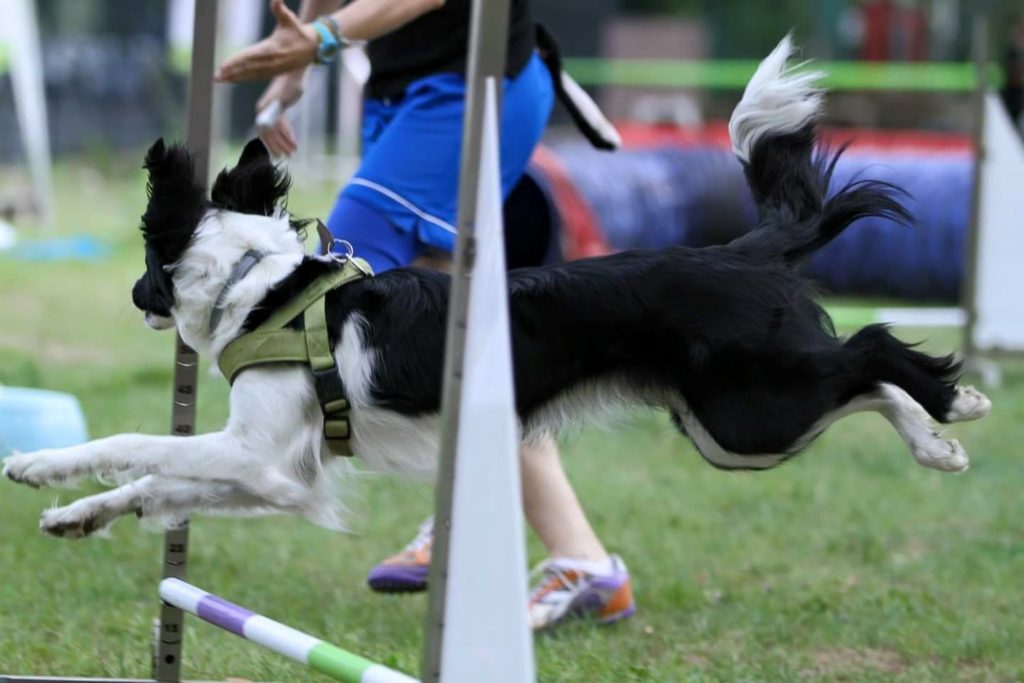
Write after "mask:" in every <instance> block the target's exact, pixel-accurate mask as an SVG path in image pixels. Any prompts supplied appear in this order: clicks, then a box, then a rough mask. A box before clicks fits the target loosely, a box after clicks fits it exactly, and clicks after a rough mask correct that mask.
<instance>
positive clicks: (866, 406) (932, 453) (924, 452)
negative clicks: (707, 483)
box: [672, 383, 988, 472]
mask: <svg viewBox="0 0 1024 683" xmlns="http://www.w3.org/2000/svg"><path fill="white" fill-rule="evenodd" d="M975 393H976V392H975ZM981 398H982V399H984V400H985V401H987V400H988V399H985V398H984V396H982V397H981ZM968 400H969V401H971V403H970V405H967V401H968ZM964 405H965V407H967V408H970V407H971V406H977V405H978V399H976V398H973V397H972V398H970V399H964ZM975 409H976V408H975ZM985 410H986V412H987V407H986V408H985ZM862 412H877V413H879V414H881V415H882V416H883V417H884V418H885V419H886V420H888V421H889V423H890V424H892V426H893V428H895V429H896V432H897V433H898V434H899V435H900V437H901V438H902V439H903V441H904V443H906V444H907V448H908V449H909V450H910V454H911V455H912V456H913V457H914V460H916V461H917V463H918V464H920V465H922V466H923V467H929V468H932V469H937V470H942V471H945V472H963V471H965V470H966V469H967V466H968V458H967V453H965V452H964V449H963V448H962V447H961V446H960V443H959V442H958V441H956V440H955V439H950V440H947V439H944V438H943V437H942V436H941V435H940V434H938V433H937V432H936V431H935V430H934V429H932V426H931V424H930V416H929V415H928V413H927V412H926V411H925V410H924V408H923V407H921V405H920V404H919V403H917V402H916V401H915V400H914V399H913V398H912V397H911V396H910V395H909V394H908V393H907V392H906V391H904V390H903V389H901V388H900V387H898V386H896V385H894V384H889V383H882V384H880V385H879V386H878V388H877V389H875V390H874V391H871V392H869V393H865V394H861V395H859V396H856V397H854V398H853V399H852V400H850V401H848V402H847V403H846V404H845V405H843V406H841V407H839V408H837V409H835V410H832V411H829V412H828V413H826V414H825V415H823V416H822V417H821V418H820V419H819V420H818V421H817V422H815V423H814V425H813V426H812V427H811V428H810V429H808V430H807V431H806V432H805V433H804V434H803V435H802V436H800V437H799V438H797V439H796V440H795V441H793V443H792V444H790V445H789V447H787V448H786V449H785V452H783V453H774V454H773V453H760V454H751V453H734V452H731V451H729V450H728V449H726V448H723V447H722V446H721V445H720V444H719V442H718V441H717V440H716V439H715V438H714V436H713V435H712V434H711V433H710V432H709V431H708V430H707V429H705V427H704V425H703V424H702V423H701V422H700V421H699V420H698V419H697V417H696V416H695V415H694V414H693V413H692V412H691V411H690V410H689V409H688V408H687V407H686V406H685V404H681V405H679V406H675V407H674V409H673V412H672V416H673V420H674V421H675V423H676V425H677V427H679V429H680V431H682V432H683V433H684V434H685V435H686V436H688V437H689V438H690V439H691V440H692V441H693V443H694V445H695V446H696V447H697V450H698V451H699V452H700V454H701V455H702V456H703V457H704V459H705V460H707V461H708V462H709V463H711V464H712V465H714V466H715V467H718V468H721V469H753V470H761V469H770V468H772V467H774V466H776V465H778V464H779V463H781V462H783V461H784V460H786V459H787V458H789V457H792V456H793V455H796V454H797V453H798V452H800V451H801V450H803V449H804V448H805V447H806V446H807V445H808V444H809V443H810V442H811V441H813V440H814V439H815V438H816V437H818V436H819V435H820V434H821V433H822V432H824V431H825V430H826V429H827V428H828V427H829V426H830V425H832V424H833V423H835V422H836V421H837V420H840V419H842V418H844V417H846V416H848V415H852V414H854V413H862ZM979 417H980V416H979ZM971 419H974V418H971Z"/></svg>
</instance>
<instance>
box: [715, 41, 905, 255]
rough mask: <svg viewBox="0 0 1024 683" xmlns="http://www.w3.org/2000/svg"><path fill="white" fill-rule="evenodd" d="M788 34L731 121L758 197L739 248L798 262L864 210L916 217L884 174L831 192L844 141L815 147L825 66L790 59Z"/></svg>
mask: <svg viewBox="0 0 1024 683" xmlns="http://www.w3.org/2000/svg"><path fill="white" fill-rule="evenodd" d="M792 53H793V42H792V38H791V37H790V36H788V35H787V36H786V37H785V38H783V39H782V42H780V43H779V45H778V46H777V47H776V48H775V50H773V51H772V53H771V54H770V55H768V57H767V59H765V60H764V61H763V62H761V65H760V66H759V67H758V69H757V72H756V73H755V74H754V76H753V78H751V79H750V82H749V83H748V84H747V89H746V90H745V91H744V93H743V99H741V100H740V103H739V104H738V105H736V109H735V111H734V112H733V114H732V118H731V119H730V121H729V135H730V138H731V139H732V148H733V151H734V152H735V153H736V156H737V157H738V158H739V160H740V162H742V164H743V168H744V171H745V172H746V176H747V182H748V183H749V185H750V189H751V191H752V192H753V195H754V200H755V201H756V202H757V205H758V212H759V224H758V229H757V230H755V231H753V232H751V233H750V234H749V235H747V236H745V237H743V238H741V239H739V240H737V241H736V242H734V245H735V246H736V248H738V249H742V250H745V251H749V252H750V253H752V254H757V255H761V256H771V257H781V258H782V259H783V260H784V261H785V262H786V263H790V264H796V263H799V262H800V261H801V260H802V259H804V258H805V257H807V256H808V255H810V254H811V253H813V252H814V251H815V250H817V249H820V248H821V247H823V246H824V245H826V244H828V242H830V241H831V240H833V239H834V238H836V237H837V236H838V235H839V234H840V233H841V232H842V231H843V230H845V229H846V227H847V226H849V225H850V223H852V222H853V221H855V220H857V219H858V218H863V217H866V216H886V217H889V218H892V219H894V220H898V221H900V222H904V223H909V222H911V221H912V219H911V217H910V214H909V213H908V212H907V210H906V209H905V208H904V207H903V206H902V205H901V204H900V203H899V202H898V201H897V200H896V197H897V196H898V195H902V194H905V193H903V191H902V190H900V189H899V188H898V187H896V186H894V185H892V184H890V183H886V182H883V181H879V180H855V181H853V182H851V183H850V184H848V185H847V186H845V187H843V188H842V189H840V190H839V191H838V192H836V193H835V194H834V195H832V196H831V197H828V188H829V182H830V180H831V178H832V172H833V170H834V169H835V165H836V161H837V160H838V159H839V156H840V154H842V151H843V150H842V148H840V149H839V150H837V151H836V152H833V153H825V154H822V155H819V156H815V154H814V143H815V139H816V136H815V123H816V121H817V119H818V117H819V115H820V113H821V108H822V99H823V93H822V91H821V90H820V89H819V88H818V87H817V86H816V83H817V81H818V80H819V79H820V78H821V77H822V75H823V74H822V73H821V72H817V71H808V70H806V69H802V68H801V66H802V65H796V66H792V65H790V64H789V58H790V56H791V55H792Z"/></svg>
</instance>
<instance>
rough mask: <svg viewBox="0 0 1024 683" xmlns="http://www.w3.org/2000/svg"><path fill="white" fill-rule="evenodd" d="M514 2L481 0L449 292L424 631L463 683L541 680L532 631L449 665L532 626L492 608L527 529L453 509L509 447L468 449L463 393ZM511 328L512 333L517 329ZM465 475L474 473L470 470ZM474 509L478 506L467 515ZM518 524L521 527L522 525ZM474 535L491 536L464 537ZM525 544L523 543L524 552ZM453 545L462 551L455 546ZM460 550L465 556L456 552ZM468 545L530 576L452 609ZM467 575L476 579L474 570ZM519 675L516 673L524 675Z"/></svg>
mask: <svg viewBox="0 0 1024 683" xmlns="http://www.w3.org/2000/svg"><path fill="white" fill-rule="evenodd" d="M509 7H510V3H509V0H474V1H473V11H472V19H471V27H470V38H469V50H468V59H467V62H468V69H467V75H466V80H467V92H466V107H465V115H464V120H463V129H462V130H463V132H462V152H461V162H460V164H461V165H460V176H459V205H458V215H457V218H456V225H457V228H458V238H457V241H456V247H455V259H454V263H453V275H452V289H451V294H450V298H449V311H448V334H447V338H446V342H445V344H446V347H445V369H444V387H443V392H442V403H441V411H442V428H441V453H440V467H439V470H438V479H437V488H436V494H435V495H436V503H435V512H434V518H435V523H434V544H433V552H432V556H433V561H432V564H431V570H430V604H429V610H428V616H427V624H426V632H425V638H424V653H423V666H422V669H421V677H422V679H423V680H424V681H447V682H450V683H462V682H463V681H466V682H468V681H482V680H486V681H513V680H515V681H517V683H518V682H522V681H529V680H532V679H533V661H532V654H531V653H532V644H530V642H529V637H530V634H529V631H528V630H527V631H526V635H525V638H526V646H525V652H526V653H527V654H526V655H525V656H524V655H523V652H524V646H523V645H522V640H521V639H520V638H519V636H516V639H515V641H514V642H512V643H510V644H509V647H508V649H507V650H506V651H504V652H499V651H498V650H497V649H492V648H500V647H501V645H502V643H500V642H496V643H493V644H492V645H491V646H488V645H487V644H486V642H484V644H483V645H481V646H480V648H481V649H479V650H474V651H472V652H470V651H468V650H463V654H465V656H466V660H467V662H468V664H471V665H474V666H482V663H483V662H484V661H488V660H489V661H490V662H491V666H490V667H489V668H486V669H478V670H477V671H478V675H476V676H474V675H473V674H471V673H470V672H469V669H468V668H460V669H459V670H458V671H453V672H452V675H453V676H455V675H458V676H459V677H458V678H455V677H449V675H448V671H447V669H446V668H445V667H448V666H454V665H452V661H453V658H456V657H459V656H460V655H459V646H460V644H461V643H460V641H459V640H456V638H463V637H466V638H469V637H470V635H469V632H470V631H472V630H473V624H474V623H475V624H476V626H477V630H478V631H479V633H481V634H483V633H490V634H493V635H494V636H497V635H498V634H499V633H500V632H502V631H500V627H499V626H494V627H493V628H492V627H491V626H490V625H485V622H484V621H483V620H484V619H490V620H495V621H502V620H507V621H508V623H509V624H512V625H515V624H518V623H519V622H520V621H521V622H522V624H524V625H525V624H526V604H525V598H524V599H523V601H521V602H519V603H518V604H515V605H514V607H513V608H512V611H511V612H510V613H505V612H501V613H497V612H496V611H495V610H493V609H492V607H493V605H492V599H493V597H494V596H495V595H497V594H498V593H503V592H506V591H507V592H508V593H509V594H511V596H512V598H511V599H512V600H519V599H520V598H519V597H518V596H519V595H520V590H525V576H524V575H523V574H525V563H522V565H521V566H520V563H521V562H522V558H523V554H522V553H523V550H522V542H523V538H522V533H521V527H516V526H515V522H513V521H510V520H509V519H505V520H503V521H502V522H500V526H499V527H498V528H497V529H496V530H495V532H494V533H493V534H491V535H489V536H486V535H485V534H486V529H485V528H484V527H483V524H485V522H484V521H483V520H484V519H490V516H489V515H488V516H485V517H484V518H481V519H480V520H478V519H477V518H475V517H474V515H475V514H476V512H477V510H476V508H475V506H474V505H473V504H472V503H469V502H466V501H465V500H464V499H460V502H459V503H458V516H456V515H454V514H453V511H454V509H453V497H454V495H455V494H454V490H455V487H456V482H457V480H458V478H460V477H463V476H466V477H467V478H469V477H473V476H480V470H478V469H474V468H473V466H472V465H468V466H467V465H465V463H467V462H468V460H469V459H479V458H489V457H492V456H494V455H495V453H494V451H495V450H501V451H502V452H504V449H492V448H487V450H486V451H483V452H481V451H479V450H478V451H476V452H468V451H465V450H463V448H462V447H463V446H467V447H477V446H476V443H474V442H473V441H472V436H467V437H466V438H467V439H468V440H463V434H462V432H463V431H466V432H467V433H468V432H469V431H470V430H477V429H479V427H478V425H476V424H473V422H472V421H471V419H467V420H462V419H461V412H462V410H464V409H465V408H466V403H465V402H464V401H463V395H462V390H463V382H464V381H465V382H467V384H468V383H469V381H470V380H471V378H470V377H468V376H467V374H466V373H467V370H469V369H470V368H471V367H472V366H470V365H468V364H467V356H466V354H465V352H466V336H467V328H468V325H469V319H470V318H469V311H470V300H471V298H472V297H475V296H477V294H476V292H472V293H471V288H470V283H471V282H472V279H473V269H474V262H475V260H476V257H477V253H478V250H479V245H478V244H477V240H476V236H475V234H474V232H475V228H476V223H477V220H478V218H481V216H480V214H479V213H478V206H477V204H478V201H479V199H480V195H479V186H480V183H481V181H482V177H486V175H485V174H484V173H482V171H483V170H484V167H483V166H482V165H481V154H482V147H481V139H482V133H483V130H484V121H485V110H486V99H487V82H488V79H491V82H492V83H493V84H494V86H492V88H491V89H492V91H495V92H494V97H493V99H494V101H495V102H496V103H497V104H498V106H495V107H494V109H495V110H499V111H500V101H501V98H500V92H497V91H498V87H497V86H499V85H500V84H501V83H502V79H503V77H504V72H505V52H506V49H507V44H508V22H509ZM495 137H496V136H495ZM492 172H493V171H492ZM499 198H500V191H499ZM499 204H500V199H499ZM492 259H493V255H492V256H490V257H489V258H488V262H489V264H490V263H491V262H492ZM492 267H500V268H501V269H504V267H505V265H504V261H503V260H502V261H501V262H500V265H499V266H492ZM502 277H503V276H502ZM505 334H506V335H507V332H506V333H505ZM474 353H475V352H474ZM474 396H476V394H475V393H470V397H471V398H473V397H474ZM473 400H474V401H476V400H477V399H475V398H473ZM479 400H481V401H482V400H483V398H482V397H481V398H480V399H479ZM491 400H493V401H495V403H498V399H496V397H495V396H490V397H489V398H488V401H489V402H490V401H491ZM490 409H493V410H494V411H495V413H494V415H495V416H497V415H499V414H500V412H499V410H498V408H497V407H496V405H491V406H490ZM495 419H496V420H498V419H500V418H498V417H495ZM478 435H479V434H478ZM501 462H503V460H498V462H497V463H495V464H494V467H495V468H499V469H500V471H502V472H506V473H507V471H508V470H507V466H505V465H501V464H500V463H501ZM513 466H514V467H518V459H517V458H514V465H513ZM464 467H469V469H466V470H464V469H463V468H464ZM464 472H465V474H463V473H464ZM516 474H518V471H516ZM474 483H476V482H474ZM506 484H508V485H509V486H514V487H515V492H514V495H515V500H514V502H510V503H508V505H507V506H506V505H505V503H504V500H505V499H504V498H502V501H501V504H500V507H502V508H504V512H505V513H508V514H511V515H515V516H518V515H520V511H519V490H518V476H515V475H512V476H511V480H510V481H507V482H506ZM491 507H494V508H497V507H499V504H498V503H497V502H495V503H494V504H493V505H492V506H491ZM471 508H472V509H473V512H467V511H468V510H469V509H471ZM521 523H522V522H521V521H520V522H518V524H520V525H521ZM456 528H458V529H461V530H463V531H466V530H467V529H468V531H467V535H463V531H459V532H457V533H456V534H455V537H454V538H452V537H451V533H452V530H453V529H456ZM517 528H518V531H517V530H516V529H517ZM473 538H476V539H483V540H482V541H481V540H477V541H473V540H464V539H473ZM474 542H476V543H482V544H480V545H477V546H476V547H473V546H472V544H473V543H474ZM450 545H452V547H451V549H450V548H449V546H450ZM517 547H518V550H516V548H517ZM450 550H451V551H452V552H451V553H450ZM456 552H457V553H458V556H456V555H455V554H454V553H456ZM467 552H468V553H475V554H476V555H479V556H489V557H491V558H498V559H500V560H501V561H502V563H503V564H504V566H505V567H506V568H509V567H510V566H511V569H512V570H513V571H516V570H517V569H518V571H519V572H520V576H521V577H522V578H521V579H519V578H511V576H510V575H509V574H508V573H506V572H502V573H500V574H498V575H497V576H486V575H481V576H477V577H475V581H476V587H477V588H479V587H480V586H481V585H483V584H482V583H481V582H484V581H489V582H491V583H490V585H489V586H488V588H489V590H488V591H487V592H486V597H482V595H483V594H482V593H480V592H477V593H476V595H477V596H480V597H478V598H475V603H474V602H469V603H468V604H467V602H466V601H469V600H473V598H470V597H469V595H470V593H469V592H462V591H461V590H456V591H455V593H456V594H457V595H458V596H459V597H458V598H457V599H458V601H459V606H460V607H461V608H465V611H462V610H461V609H458V608H454V609H455V610H456V611H453V612H451V613H450V614H449V613H448V610H449V609H453V602H452V601H450V600H449V599H448V592H449V591H450V590H453V588H452V585H453V584H451V585H450V582H449V578H450V576H449V575H450V573H451V572H452V567H453V566H454V564H455V562H459V563H461V562H462V561H463V559H465V558H464V553H467ZM517 558H518V559H517ZM477 559H479V558H477ZM458 571H459V570H457V569H456V570H455V572H456V573H455V574H453V576H459V574H458ZM463 578H467V577H465V576H464V577H463ZM469 578H472V577H469ZM524 595H525V594H524ZM501 604H502V605H503V606H504V605H506V601H504V600H502V602H501ZM451 618H454V619H457V620H460V621H461V620H462V619H470V620H473V621H472V622H469V623H468V624H455V623H454V622H452V621H451ZM512 628H513V629H517V628H518V627H517V626H512ZM449 637H452V640H451V641H449V640H448V639H449ZM477 642H479V641H478V640H477V639H474V640H473V641H472V642H467V643H466V644H467V646H468V647H474V648H475V647H477V645H476V643H477ZM453 648H454V649H453ZM516 658H519V660H518V661H515V663H512V662H513V661H514V660H516ZM506 666H509V667H511V668H510V669H509V671H508V673H509V676H510V677H505V673H506V672H505V668H504V667H506ZM511 676H515V678H512V677H511ZM496 677H498V678H496Z"/></svg>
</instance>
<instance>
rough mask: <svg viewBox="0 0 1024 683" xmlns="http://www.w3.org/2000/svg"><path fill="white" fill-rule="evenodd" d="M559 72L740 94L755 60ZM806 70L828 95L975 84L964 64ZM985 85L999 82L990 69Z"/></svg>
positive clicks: (608, 64) (613, 64) (579, 65)
mask: <svg viewBox="0 0 1024 683" xmlns="http://www.w3.org/2000/svg"><path fill="white" fill-rule="evenodd" d="M564 63H565V69H566V71H568V72H569V73H570V74H571V75H572V77H573V78H575V79H576V80H577V81H579V82H580V83H581V84H583V85H618V86H634V87H656V88H707V89H713V90H742V89H743V88H745V87H746V85H747V81H748V80H750V77H751V76H752V75H753V74H754V71H755V70H756V69H757V65H758V64H759V62H757V61H755V60H746V59H742V60H732V59H721V60H714V61H692V60H690V61H688V60H667V59H596V58H572V59H566V60H564ZM804 68H807V69H814V70H818V71H823V72H824V73H825V74H826V75H825V78H824V79H823V80H822V85H824V86H825V87H828V88H831V89H833V90H897V91H928V92H965V91H970V90H973V89H974V88H975V84H976V82H977V79H976V75H975V70H974V65H973V64H970V63H966V62H942V63H928V64H926V63H920V62H826V61H815V62H812V63H811V64H809V65H807V66H806V67H804ZM989 78H990V80H991V81H992V82H993V84H998V83H999V82H1001V72H1000V70H999V68H998V67H997V66H996V65H994V64H993V65H992V73H991V75H990V77H989Z"/></svg>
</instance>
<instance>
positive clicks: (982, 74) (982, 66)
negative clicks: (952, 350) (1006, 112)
mask: <svg viewBox="0 0 1024 683" xmlns="http://www.w3.org/2000/svg"><path fill="white" fill-rule="evenodd" d="M972 29H973V33H972V40H971V44H972V47H973V52H974V55H973V56H974V74H975V75H974V77H975V79H976V80H977V82H976V83H975V87H974V95H973V99H974V102H973V105H974V106H973V109H974V131H973V134H974V170H973V178H972V189H971V222H970V225H969V228H970V229H969V230H968V232H967V254H966V258H965V260H964V264H965V268H964V278H963V294H962V295H961V297H960V300H961V302H962V306H963V309H964V318H965V321H966V322H965V324H964V338H963V354H964V357H965V359H966V360H967V362H968V364H969V365H971V366H974V365H975V363H976V361H977V360H978V358H977V355H978V349H977V348H976V346H975V343H974V328H975V325H976V324H977V321H978V300H977V286H978V283H977V277H978V270H977V269H978V249H979V245H980V241H981V197H982V194H981V184H982V181H983V179H984V170H983V167H984V163H985V97H986V95H987V93H988V87H989V84H988V17H986V16H985V15H984V14H978V15H976V16H975V17H974V25H973V26H972Z"/></svg>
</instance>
